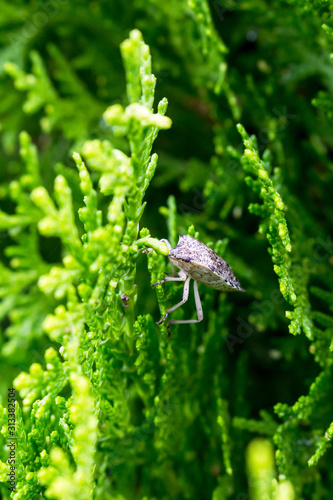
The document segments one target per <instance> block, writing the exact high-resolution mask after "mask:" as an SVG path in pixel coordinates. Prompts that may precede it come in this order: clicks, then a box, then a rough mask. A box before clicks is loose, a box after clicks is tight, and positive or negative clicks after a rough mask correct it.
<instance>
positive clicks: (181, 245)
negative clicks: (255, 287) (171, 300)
mask: <svg viewBox="0 0 333 500" xmlns="http://www.w3.org/2000/svg"><path fill="white" fill-rule="evenodd" d="M162 241H164V242H165V243H166V245H167V246H168V248H169V255H168V257H169V259H170V262H171V266H172V271H173V274H174V267H173V265H175V266H177V267H178V268H179V269H180V271H179V272H178V276H167V277H166V278H164V279H163V280H161V281H158V282H157V283H154V284H153V285H152V286H153V287H154V286H156V285H160V284H161V283H165V282H166V281H184V290H183V298H182V300H181V301H180V302H179V303H178V304H176V305H175V306H173V307H170V309H168V310H167V311H166V313H165V315H164V316H163V318H162V319H161V320H160V321H158V322H157V325H161V324H162V323H163V322H164V321H165V320H166V319H167V317H168V316H169V314H170V313H171V312H172V311H174V310H175V309H177V308H178V307H180V306H182V305H183V304H184V303H185V302H186V301H187V299H188V296H189V290H190V281H191V279H193V281H194V284H193V289H194V299H195V306H196V310H197V316H198V319H187V320H174V319H171V320H170V321H169V322H168V324H167V329H168V331H169V327H170V325H171V324H172V323H199V322H200V321H202V320H203V312H202V306H201V301H200V296H199V291H198V282H199V283H203V284H204V285H207V286H209V287H210V288H215V289H216V290H220V291H222V292H236V291H238V292H245V290H244V289H243V288H242V287H241V285H240V283H239V281H238V279H237V278H236V276H235V275H234V273H233V271H232V269H231V267H230V266H229V264H227V263H226V261H225V260H223V259H222V257H220V256H219V255H218V254H217V253H216V252H214V250H212V249H211V248H209V247H207V246H206V245H205V244H204V243H202V242H201V241H199V240H197V239H196V238H192V237H191V236H186V235H185V236H179V240H178V244H177V246H175V248H171V245H170V243H169V242H168V240H162Z"/></svg>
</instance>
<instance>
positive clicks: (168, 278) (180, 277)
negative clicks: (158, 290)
mask: <svg viewBox="0 0 333 500" xmlns="http://www.w3.org/2000/svg"><path fill="white" fill-rule="evenodd" d="M186 278H187V275H186V274H185V273H184V271H179V273H178V276H166V277H165V278H164V279H163V280H161V281H157V283H153V284H152V285H151V286H152V287H153V288H154V286H156V285H161V284H162V283H165V282H166V281H185V280H186Z"/></svg>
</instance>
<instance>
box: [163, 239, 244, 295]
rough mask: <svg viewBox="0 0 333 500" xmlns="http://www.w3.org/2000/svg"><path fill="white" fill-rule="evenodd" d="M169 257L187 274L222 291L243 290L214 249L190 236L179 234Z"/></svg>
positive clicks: (229, 268) (227, 265)
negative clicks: (176, 243)
mask: <svg viewBox="0 0 333 500" xmlns="http://www.w3.org/2000/svg"><path fill="white" fill-rule="evenodd" d="M168 257H169V259H170V260H171V262H172V263H173V264H175V265H176V266H177V267H179V268H180V269H182V270H183V271H185V273H186V274H187V276H190V278H192V279H194V280H195V281H198V282H199V283H203V284H204V285H207V286H209V287H210V288H215V289H216V290H220V291H223V292H235V291H240V292H244V291H245V290H243V288H242V287H241V285H240V283H239V281H238V280H237V278H236V276H235V275H234V273H233V271H232V269H231V267H230V266H229V264H227V263H226V261H225V260H223V259H222V257H220V256H219V255H218V254H217V253H216V252H214V250H212V249H211V248H209V247H207V245H205V244H204V243H202V242H201V241H199V240H196V239H195V238H192V237H191V236H186V235H185V236H179V240H178V245H177V246H176V247H175V248H172V249H171V250H170V253H169V255H168Z"/></svg>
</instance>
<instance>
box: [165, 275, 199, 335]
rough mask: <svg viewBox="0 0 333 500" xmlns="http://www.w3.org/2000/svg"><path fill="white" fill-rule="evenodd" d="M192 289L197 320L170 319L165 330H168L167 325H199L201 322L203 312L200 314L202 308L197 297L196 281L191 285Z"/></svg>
mask: <svg viewBox="0 0 333 500" xmlns="http://www.w3.org/2000/svg"><path fill="white" fill-rule="evenodd" d="M193 289H194V298H195V306H196V309H197V315H198V319H185V320H184V319H181V320H179V319H171V320H170V321H169V322H168V326H167V328H169V325H171V324H172V323H173V324H175V323H177V324H179V323H182V324H184V323H199V322H200V321H202V320H203V312H202V306H201V300H200V295H199V290H198V283H197V282H196V281H194V283H193Z"/></svg>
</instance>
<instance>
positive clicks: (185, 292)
mask: <svg viewBox="0 0 333 500" xmlns="http://www.w3.org/2000/svg"><path fill="white" fill-rule="evenodd" d="M169 281H170V280H169ZM177 281H180V279H178V280H177ZM190 281H191V278H190V277H189V276H188V277H187V278H186V281H185V284H184V290H183V298H182V300H181V301H180V302H178V304H176V305H175V306H173V307H170V309H168V310H167V312H166V313H165V314H164V316H163V318H162V319H161V321H158V322H156V324H157V325H161V324H162V323H163V322H164V321H165V320H166V319H167V317H168V316H169V314H170V313H171V312H172V311H174V310H175V309H177V308H178V307H180V306H182V305H183V304H185V302H186V301H187V299H188V294H189V290H190Z"/></svg>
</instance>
